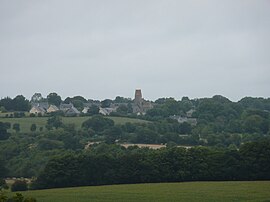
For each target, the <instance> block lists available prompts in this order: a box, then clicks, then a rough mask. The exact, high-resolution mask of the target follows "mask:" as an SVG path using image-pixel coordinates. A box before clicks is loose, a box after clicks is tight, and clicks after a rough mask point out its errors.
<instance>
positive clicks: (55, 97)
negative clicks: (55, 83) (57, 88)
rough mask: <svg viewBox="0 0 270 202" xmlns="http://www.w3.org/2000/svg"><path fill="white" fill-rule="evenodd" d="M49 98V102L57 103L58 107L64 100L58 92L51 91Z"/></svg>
mask: <svg viewBox="0 0 270 202" xmlns="http://www.w3.org/2000/svg"><path fill="white" fill-rule="evenodd" d="M47 100H48V102H49V104H52V105H55V106H57V107H59V105H60V104H61V102H62V99H61V97H60V96H59V95H58V94H57V93H50V94H49V95H48V96H47Z"/></svg>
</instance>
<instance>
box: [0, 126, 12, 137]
mask: <svg viewBox="0 0 270 202" xmlns="http://www.w3.org/2000/svg"><path fill="white" fill-rule="evenodd" d="M9 128H10V123H3V122H0V140H7V139H8V138H9V136H10V134H9V133H8V132H7V129H9Z"/></svg>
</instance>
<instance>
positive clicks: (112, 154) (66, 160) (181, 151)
mask: <svg viewBox="0 0 270 202" xmlns="http://www.w3.org/2000/svg"><path fill="white" fill-rule="evenodd" d="M102 147H103V148H102ZM101 148H102V150H100V149H101ZM108 149H109V150H108ZM92 150H93V151H92V152H90V153H86V154H79V155H67V156H63V157H60V158H55V159H52V160H51V161H49V163H48V164H47V165H46V167H45V169H44V171H43V172H42V173H41V174H40V175H39V177H38V179H37V181H36V185H35V186H36V188H53V187H68V186H84V185H101V184H119V183H146V182H179V181H197V180H262V179H264V180H269V179H270V156H269V152H270V142H269V140H264V141H260V142H253V143H247V144H244V145H243V146H241V147H240V150H239V151H238V150H229V149H226V150H224V149H211V148H206V147H195V148H191V149H185V148H177V147H172V148H167V149H160V150H149V149H138V148H136V147H134V148H128V149H125V148H123V147H120V146H118V147H116V146H113V145H112V146H110V147H107V146H106V145H98V146H97V147H96V148H93V149H92ZM95 150H99V152H98V153H97V154H95ZM101 151H102V152H101Z"/></svg>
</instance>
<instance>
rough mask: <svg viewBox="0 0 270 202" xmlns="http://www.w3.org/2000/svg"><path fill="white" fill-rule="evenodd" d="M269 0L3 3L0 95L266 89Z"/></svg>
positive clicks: (235, 93) (236, 95) (260, 92)
mask: <svg viewBox="0 0 270 202" xmlns="http://www.w3.org/2000/svg"><path fill="white" fill-rule="evenodd" d="M269 8H270V2H269V1H267V0H266V1H263V0H261V1H251V0H250V1H240V0H236V1H214V0H213V1H210V0H209V1H178V0H166V1H165V0H158V1H154V0H146V1H142V0H141V1H124V0H117V1H109V0H107V1H105V0H103V1H62V0H59V1H30V0H29V1H8V0H3V1H1V2H0V29H1V31H0V70H1V79H0V96H2V97H4V96H11V97H13V96H15V95H17V94H24V95H26V96H27V97H28V98H29V97H30V96H31V95H32V94H33V93H35V92H41V93H42V94H43V95H44V96H46V95H47V94H48V93H49V92H53V91H55V92H57V93H59V94H60V95H62V97H66V96H73V95H83V96H85V97H87V98H94V99H104V98H114V97H115V96H117V95H121V96H125V97H133V93H134V89H135V88H142V90H143V94H144V96H145V97H146V98H147V99H156V98H158V97H169V96H172V97H175V98H177V99H179V98H181V97H182V96H189V97H191V98H195V97H205V96H207V97H209V96H213V95H215V94H222V95H224V96H226V97H228V98H230V99H232V100H238V99H240V98H242V97H244V96H263V97H269V92H270V91H269V86H270V79H269V75H270V67H269V65H270V38H269V36H270V13H269Z"/></svg>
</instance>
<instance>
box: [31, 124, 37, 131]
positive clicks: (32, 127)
mask: <svg viewBox="0 0 270 202" xmlns="http://www.w3.org/2000/svg"><path fill="white" fill-rule="evenodd" d="M30 130H31V131H32V132H35V131H36V130H37V125H36V124H35V123H33V124H32V125H31V127H30Z"/></svg>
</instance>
